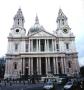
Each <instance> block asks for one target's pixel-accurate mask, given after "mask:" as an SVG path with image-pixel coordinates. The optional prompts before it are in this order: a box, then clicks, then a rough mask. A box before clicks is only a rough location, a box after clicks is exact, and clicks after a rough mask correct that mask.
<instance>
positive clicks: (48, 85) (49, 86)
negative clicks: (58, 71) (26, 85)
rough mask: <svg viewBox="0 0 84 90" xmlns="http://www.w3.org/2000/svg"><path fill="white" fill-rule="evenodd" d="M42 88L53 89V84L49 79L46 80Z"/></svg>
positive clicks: (44, 89) (45, 89)
mask: <svg viewBox="0 0 84 90" xmlns="http://www.w3.org/2000/svg"><path fill="white" fill-rule="evenodd" d="M43 90H54V84H53V82H51V81H48V82H46V83H45V84H44V86H43Z"/></svg>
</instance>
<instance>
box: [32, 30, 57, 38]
mask: <svg viewBox="0 0 84 90" xmlns="http://www.w3.org/2000/svg"><path fill="white" fill-rule="evenodd" d="M53 36H54V35H53V34H51V33H49V32H46V31H44V30H42V31H39V32H36V33H34V34H32V35H31V36H30V37H53ZM54 37H55V36H54Z"/></svg>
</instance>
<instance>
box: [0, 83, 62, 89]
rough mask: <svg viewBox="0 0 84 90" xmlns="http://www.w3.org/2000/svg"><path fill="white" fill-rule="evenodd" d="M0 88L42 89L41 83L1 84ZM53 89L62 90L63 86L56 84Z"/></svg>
mask: <svg viewBox="0 0 84 90" xmlns="http://www.w3.org/2000/svg"><path fill="white" fill-rule="evenodd" d="M0 90H43V84H25V85H24V84H11V85H10V84H6V85H5V84H3V85H1V86H0ZM55 90H63V87H62V86H61V85H60V86H59V85H56V88H55Z"/></svg>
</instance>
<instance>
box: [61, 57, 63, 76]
mask: <svg viewBox="0 0 84 90" xmlns="http://www.w3.org/2000/svg"><path fill="white" fill-rule="evenodd" d="M61 66H62V74H64V64H63V57H61Z"/></svg>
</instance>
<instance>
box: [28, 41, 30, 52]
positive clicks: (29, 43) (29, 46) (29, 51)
mask: <svg viewBox="0 0 84 90" xmlns="http://www.w3.org/2000/svg"><path fill="white" fill-rule="evenodd" d="M28 49H29V52H30V39H29V48H28Z"/></svg>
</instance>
